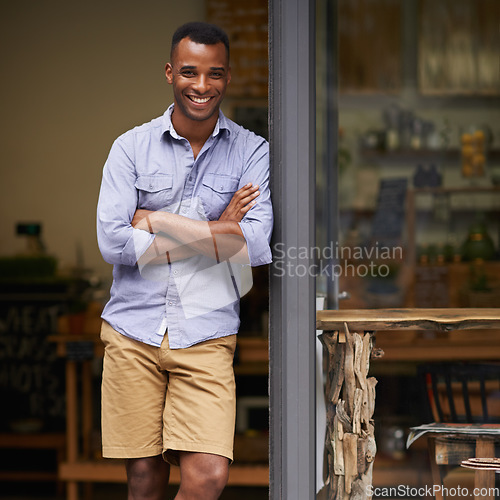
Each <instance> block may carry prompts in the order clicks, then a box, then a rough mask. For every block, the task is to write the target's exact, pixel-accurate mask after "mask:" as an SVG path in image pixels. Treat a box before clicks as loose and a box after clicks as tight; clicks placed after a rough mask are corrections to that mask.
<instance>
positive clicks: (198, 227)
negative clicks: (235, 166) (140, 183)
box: [142, 212, 248, 263]
mask: <svg viewBox="0 0 500 500" xmlns="http://www.w3.org/2000/svg"><path fill="white" fill-rule="evenodd" d="M146 224H147V228H148V230H149V231H150V232H151V231H152V232H154V233H157V234H158V233H159V234H160V235H165V236H166V237H167V239H168V240H170V241H176V242H178V246H179V247H186V246H187V247H189V248H190V249H191V250H192V251H194V253H196V254H203V255H206V256H207V257H210V258H212V259H214V260H219V261H221V260H227V259H229V258H232V259H236V260H238V261H240V262H245V263H247V262H248V254H247V249H246V243H245V239H244V237H243V233H242V231H241V228H240V226H239V224H238V223H237V222H234V221H210V222H206V221H199V220H193V219H189V218H187V217H183V216H182V215H178V214H172V213H169V212H154V213H152V214H150V215H149V216H148V217H147V221H146ZM142 225H143V226H144V223H142ZM170 248H171V247H170ZM162 250H163V247H161V248H159V251H162ZM190 256H191V255H190Z"/></svg>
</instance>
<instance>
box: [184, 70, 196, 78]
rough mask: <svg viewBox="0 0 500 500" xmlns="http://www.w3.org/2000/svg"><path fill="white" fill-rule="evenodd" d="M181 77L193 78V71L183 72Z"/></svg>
mask: <svg viewBox="0 0 500 500" xmlns="http://www.w3.org/2000/svg"><path fill="white" fill-rule="evenodd" d="M181 75H182V76H187V77H189V76H194V71H183V72H182V73H181Z"/></svg>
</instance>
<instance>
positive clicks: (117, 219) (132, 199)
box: [97, 136, 154, 266]
mask: <svg viewBox="0 0 500 500" xmlns="http://www.w3.org/2000/svg"><path fill="white" fill-rule="evenodd" d="M132 152H133V149H132V148H131V147H130V145H128V144H127V141H126V139H124V138H123V136H122V138H118V139H117V140H116V141H115V142H114V144H113V146H112V147H111V151H110V153H109V156H108V159H107V160H106V163H105V165H104V169H103V175H102V183H101V190H100V193H99V201H98V204H97V242H98V245H99V250H100V251H101V254H102V256H103V258H104V260H105V261H106V262H108V263H109V264H123V265H128V266H134V265H135V264H136V262H137V260H138V258H139V257H140V256H141V255H142V254H143V253H144V252H145V251H146V249H147V248H148V247H149V246H150V245H151V243H152V242H153V239H154V235H152V234H149V233H148V232H146V231H142V230H140V229H134V228H133V227H132V225H131V221H132V218H133V216H134V213H135V211H136V209H137V190H136V188H135V179H136V170H135V164H134V161H133V154H132Z"/></svg>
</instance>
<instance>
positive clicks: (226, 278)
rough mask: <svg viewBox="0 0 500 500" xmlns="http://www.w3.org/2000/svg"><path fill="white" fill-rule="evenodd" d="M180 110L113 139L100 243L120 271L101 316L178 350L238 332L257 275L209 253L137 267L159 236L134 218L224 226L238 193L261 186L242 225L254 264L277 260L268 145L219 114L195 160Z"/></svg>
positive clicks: (128, 331)
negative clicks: (163, 216)
mask: <svg viewBox="0 0 500 500" xmlns="http://www.w3.org/2000/svg"><path fill="white" fill-rule="evenodd" d="M172 111H173V105H172V106H170V107H169V109H168V110H167V111H166V112H165V114H164V115H163V116H161V117H159V118H155V119H154V120H152V121H151V122H149V123H145V124H144V125H141V126H139V127H135V128H134V129H132V130H129V131H128V132H126V133H125V134H123V135H121V136H120V137H119V138H118V139H117V140H116V141H115V142H114V144H113V146H112V148H111V151H110V153H109V156H108V159H107V161H106V164H105V165H104V170H103V177H102V184H101V191H100V194H99V203H98V207H97V237H98V243H99V249H100V250H101V253H102V255H103V257H104V259H105V260H106V262H109V263H110V264H113V284H112V286H111V296H110V300H109V302H108V303H107V304H106V306H105V307H104V311H103V313H102V318H103V319H104V320H105V321H107V322H108V323H109V324H110V325H111V326H112V327H113V328H114V329H115V330H117V331H118V332H120V333H122V334H123V335H126V336H127V337H130V338H133V339H136V340H139V341H142V342H145V343H147V344H150V345H153V346H159V345H160V344H161V341H162V339H163V336H164V334H165V331H166V329H168V337H169V344H170V347H171V348H172V349H178V348H184V347H189V346H191V345H193V344H196V343H199V342H202V341H204V340H208V339H213V338H218V337H223V336H226V335H232V334H235V333H237V331H238V328H239V321H240V320H239V297H240V295H242V294H243V293H244V292H245V290H246V288H248V286H247V285H248V279H245V275H247V276H248V273H249V268H248V266H241V265H238V264H236V263H227V262H222V263H220V264H217V263H216V262H215V261H213V260H211V259H209V258H208V257H205V256H203V255H196V256H194V257H191V258H188V259H184V260H180V261H176V262H172V263H170V264H163V265H155V266H146V267H144V268H140V267H139V266H138V264H137V260H138V259H139V257H140V256H141V255H142V254H144V252H145V251H146V249H147V248H148V247H149V246H150V245H151V244H152V243H153V240H154V238H155V237H156V236H155V235H152V234H150V233H149V232H147V231H143V230H140V229H135V228H133V227H132V226H131V221H132V217H133V216H134V213H135V211H136V210H137V209H146V210H155V211H156V210H164V211H168V212H172V213H177V214H180V215H183V216H186V217H189V218H191V219H197V220H217V219H218V218H219V217H220V215H221V214H222V212H223V211H224V209H225V208H226V206H227V205H228V203H229V202H230V200H231V198H232V196H233V194H234V193H235V191H237V190H238V189H239V188H240V187H242V186H244V185H245V184H247V183H249V182H251V183H252V184H254V185H255V184H258V185H259V191H260V195H259V197H258V198H257V203H256V205H255V206H253V207H252V208H251V210H250V211H249V212H248V213H247V214H246V215H245V217H244V218H243V220H242V221H241V222H240V223H239V225H240V227H241V230H242V232H243V236H244V237H245V240H246V243H247V249H248V257H249V261H250V265H251V266H259V265H263V264H268V263H270V262H271V249H270V247H269V241H270V237H271V231H272V223H273V217H272V208H271V198H270V191H269V148H268V144H267V142H266V141H265V140H264V139H263V138H262V137H259V136H257V135H255V134H254V133H253V132H250V131H248V130H246V129H244V128H243V127H241V126H239V125H237V124H236V123H234V122H233V121H231V120H229V119H228V118H226V117H225V116H224V115H223V113H222V112H220V113H219V119H218V121H217V124H216V126H215V129H214V131H213V133H212V135H211V136H210V137H209V138H208V140H207V141H206V143H205V144H204V146H203V148H202V149H201V151H200V152H199V154H198V156H197V157H196V159H195V158H194V155H193V151H192V149H191V146H190V144H189V142H188V141H187V140H186V139H185V138H183V137H181V136H179V135H178V134H177V132H176V131H175V129H174V127H173V125H172V122H171V114H172ZM245 282H246V283H247V285H245ZM245 286H246V288H245Z"/></svg>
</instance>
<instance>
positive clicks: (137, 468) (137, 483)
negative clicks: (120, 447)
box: [127, 455, 170, 500]
mask: <svg viewBox="0 0 500 500" xmlns="http://www.w3.org/2000/svg"><path fill="white" fill-rule="evenodd" d="M169 476H170V465H169V464H168V463H167V462H165V461H164V460H163V458H162V456H161V455H157V456H155V457H145V458H131V459H129V460H127V483H128V500H165V495H166V491H167V485H168V478H169Z"/></svg>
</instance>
